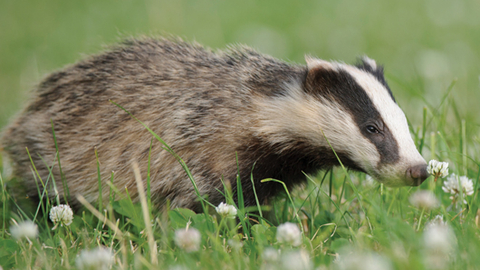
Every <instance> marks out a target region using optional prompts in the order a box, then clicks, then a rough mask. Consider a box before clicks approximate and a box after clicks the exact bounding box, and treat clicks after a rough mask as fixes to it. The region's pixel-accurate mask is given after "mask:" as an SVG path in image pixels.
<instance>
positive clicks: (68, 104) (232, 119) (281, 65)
mask: <svg viewBox="0 0 480 270" xmlns="http://www.w3.org/2000/svg"><path fill="white" fill-rule="evenodd" d="M109 100H112V101H115V102H116V103H118V104H120V105H121V106H123V107H124V108H125V109H126V110H128V111H130V112H131V113H132V114H133V115H135V116H136V117H137V118H138V119H139V120H141V121H143V122H144V123H145V124H146V125H147V126H149V127H150V128H151V129H152V130H153V131H154V132H155V133H156V134H158V135H159V136H160V137H161V138H162V139H163V140H164V141H165V142H166V143H167V144H169V145H170V146H171V148H172V149H173V150H174V151H175V152H176V153H177V154H178V155H179V156H180V157H181V158H182V159H183V160H184V161H185V162H186V164H187V166H188V167H189V168H190V170H191V172H192V174H193V177H194V179H195V181H196V183H197V185H198V188H199V191H200V193H201V194H202V195H208V198H209V200H210V201H212V202H213V203H219V202H221V201H223V200H224V198H223V195H222V194H221V193H220V192H219V191H218V190H223V186H222V182H221V179H222V178H223V179H224V180H225V181H229V182H230V183H231V184H232V188H233V190H234V191H235V190H236V177H237V170H239V175H240V177H241V180H242V181H241V182H242V189H243V192H244V198H245V203H246V204H247V205H252V204H254V203H255V199H254V198H255V197H254V194H253V191H252V184H251V180H250V177H251V175H253V179H254V182H255V188H256V192H257V194H258V196H259V198H260V200H264V199H266V198H268V197H270V196H272V195H274V194H275V193H276V192H277V191H278V190H281V189H282V187H281V186H280V185H279V184H278V183H274V182H266V183H261V182H260V180H262V179H264V178H275V179H279V180H282V181H284V182H285V183H287V185H289V186H290V185H292V184H295V183H298V182H299V181H301V180H302V179H304V173H311V172H314V171H315V170H318V169H321V168H326V167H330V166H333V165H336V164H338V160H337V158H336V157H335V155H334V153H333V151H332V150H331V148H330V146H329V143H330V144H331V146H332V147H333V149H334V150H335V151H336V153H337V154H338V156H339V158H340V160H341V161H342V163H343V164H344V165H346V166H348V167H350V168H352V169H355V170H359V171H364V172H366V173H368V174H370V175H372V176H373V177H375V178H377V179H378V180H379V181H382V182H385V183H386V184H390V185H418V184H419V183H421V182H422V181H423V180H424V179H425V178H426V177H427V175H426V170H425V168H426V164H425V161H424V159H423V158H422V157H421V156H420V154H419V153H418V151H417V150H416V148H415V145H414V143H413V141H412V139H411V137H410V134H409V130H408V126H407V123H406V120H405V116H404V115H403V112H402V111H401V110H400V108H399V107H398V106H397V104H396V103H395V101H394V99H393V96H392V95H391V92H390V90H389V89H388V86H387V84H386V83H385V80H384V78H383V72H382V69H381V67H377V65H376V64H375V62H374V61H373V60H370V59H368V58H365V59H364V60H363V61H362V63H361V64H360V65H359V66H357V67H355V66H349V65H346V64H340V63H332V62H326V61H323V60H319V59H314V58H307V66H300V65H291V64H287V63H285V62H282V61H279V60H276V59H274V58H271V57H268V56H264V55H261V54H259V53H257V52H255V51H253V50H251V49H249V48H246V47H233V48H230V49H229V50H227V51H224V52H217V53H214V52H211V51H209V50H206V49H204V48H203V47H201V46H199V45H193V44H189V43H185V42H183V41H180V40H175V41H171V40H165V39H161V40H155V39H143V40H132V41H129V42H127V43H126V44H124V45H123V46H120V47H118V48H116V49H113V50H111V51H109V52H106V53H104V54H101V55H98V56H95V57H92V58H90V59H87V60H85V61H82V62H80V63H77V64H75V65H73V66H70V67H67V68H65V69H63V70H61V71H59V72H56V73H54V74H52V75H50V76H48V77H47V78H46V79H45V80H44V81H43V82H42V83H41V84H40V85H39V86H38V87H37V89H36V90H35V91H34V98H33V100H32V101H31V102H30V103H29V104H28V105H27V107H26V109H25V110H24V111H23V112H22V113H21V114H20V115H19V116H18V118H17V119H16V120H15V121H14V122H13V123H12V124H11V125H10V126H8V127H7V128H6V130H5V131H4V134H3V139H2V144H3V148H4V152H5V153H6V154H7V156H8V157H9V159H10V160H11V161H12V163H13V173H14V175H15V176H16V177H18V178H21V179H23V181H24V183H25V187H26V189H27V190H26V191H27V194H28V195H29V196H36V195H37V194H38V191H37V186H36V184H35V182H34V181H35V180H34V176H33V175H32V171H31V169H30V167H31V165H30V164H31V163H30V160H29V157H28V155H27V152H26V150H25V148H28V150H29V152H30V153H31V157H32V159H33V161H34V163H35V166H36V169H37V170H38V172H39V175H40V176H41V177H42V179H44V180H45V179H47V178H48V175H49V171H48V169H47V166H46V165H45V164H44V162H43V161H42V159H41V158H40V157H42V158H43V159H44V160H45V161H46V163H47V164H48V165H49V166H51V165H52V164H54V163H55V160H56V159H55V155H56V150H55V145H54V141H53V136H52V128H51V121H53V124H54V128H55V135H56V140H57V143H58V148H59V156H60V161H61V167H62V170H63V173H64V175H65V179H66V182H67V184H68V188H69V192H70V194H71V195H76V194H81V195H83V196H84V197H85V198H87V200H90V201H95V200H96V199H97V197H98V186H97V180H98V177H97V163H96V158H95V153H94V151H95V149H96V151H97V152H98V160H99V162H100V171H101V178H102V181H103V183H106V182H107V181H109V179H110V176H111V172H112V171H113V172H114V175H115V176H114V184H115V185H116V186H117V187H118V188H120V189H123V188H124V187H126V188H127V189H128V191H129V194H130V195H131V196H133V197H134V198H135V197H136V195H137V191H136V184H135V180H134V174H133V172H132V163H133V162H137V163H138V164H139V167H140V170H141V172H142V178H143V179H144V180H145V179H146V175H147V171H148V170H147V166H148V156H149V149H150V143H151V140H152V136H151V134H150V133H149V132H148V131H146V130H145V128H144V127H143V126H142V125H140V124H139V123H138V122H137V121H135V120H134V119H132V117H130V116H129V115H128V114H126V113H125V112H124V111H122V110H121V109H119V108H118V107H116V106H114V105H112V103H110V102H109ZM325 138H327V139H328V142H329V143H328V142H327V140H326V139H325ZM236 155H237V156H238V166H237V157H236ZM150 160H151V165H150V166H151V169H150V173H151V192H152V200H153V201H154V202H157V203H162V202H163V201H164V200H165V199H168V200H170V201H171V203H172V206H174V207H189V208H193V209H198V208H197V207H198V200H197V199H196V195H195V192H194V189H193V186H192V184H191V182H190V180H189V179H188V177H187V175H186V173H185V172H184V170H183V169H182V167H181V166H180V164H179V163H178V162H177V161H176V159H175V158H174V157H173V156H172V155H171V154H169V153H168V152H167V151H165V150H163V149H162V145H161V144H160V143H159V142H158V141H155V140H154V142H153V147H152V150H151V157H150ZM53 176H54V179H55V181H56V182H57V188H58V190H59V192H60V193H63V192H64V191H63V186H62V183H61V176H60V172H59V167H58V166H54V168H53ZM105 187H106V185H105ZM49 195H50V196H53V195H54V192H49ZM107 195H108V189H107V188H103V196H104V197H105V198H104V199H106V197H107ZM73 197H74V196H73Z"/></svg>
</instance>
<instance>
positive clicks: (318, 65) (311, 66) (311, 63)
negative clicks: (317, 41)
mask: <svg viewBox="0 0 480 270" xmlns="http://www.w3.org/2000/svg"><path fill="white" fill-rule="evenodd" d="M305 62H307V68H308V71H309V73H310V71H312V70H316V69H328V70H334V69H335V67H334V66H333V64H332V63H330V62H328V61H325V60H322V59H318V58H316V57H313V56H310V55H305Z"/></svg>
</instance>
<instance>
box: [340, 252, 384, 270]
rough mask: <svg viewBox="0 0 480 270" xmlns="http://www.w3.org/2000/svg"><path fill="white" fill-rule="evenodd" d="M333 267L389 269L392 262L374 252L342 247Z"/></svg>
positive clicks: (352, 269)
mask: <svg viewBox="0 0 480 270" xmlns="http://www.w3.org/2000/svg"><path fill="white" fill-rule="evenodd" d="M335 266H336V267H335V269H340V270H364V269H368V270H390V269H393V268H392V263H391V262H390V260H388V259H387V258H385V257H383V256H380V255H378V254H377V253H374V252H364V251H358V250H353V249H351V248H344V249H342V250H341V251H340V255H339V257H338V259H337V260H336V261H335Z"/></svg>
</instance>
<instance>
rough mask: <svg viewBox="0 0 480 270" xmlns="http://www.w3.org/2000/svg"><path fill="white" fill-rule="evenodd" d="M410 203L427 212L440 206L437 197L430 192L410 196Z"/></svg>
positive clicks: (420, 192) (418, 192)
mask: <svg viewBox="0 0 480 270" xmlns="http://www.w3.org/2000/svg"><path fill="white" fill-rule="evenodd" d="M409 201H410V203H411V204H412V205H413V206H415V207H417V208H422V209H425V210H431V209H434V208H436V207H438V206H439V205H440V202H439V201H438V199H437V197H435V194H434V193H433V192H431V191H430V190H418V191H416V192H415V193H413V194H412V195H411V196H410V198H409Z"/></svg>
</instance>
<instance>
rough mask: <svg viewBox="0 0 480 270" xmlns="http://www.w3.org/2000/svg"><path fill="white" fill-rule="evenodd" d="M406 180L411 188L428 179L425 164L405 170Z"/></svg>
mask: <svg viewBox="0 0 480 270" xmlns="http://www.w3.org/2000/svg"><path fill="white" fill-rule="evenodd" d="M405 176H406V178H407V179H408V180H409V182H410V183H411V185H412V186H419V185H421V184H422V183H423V181H425V179H427V178H428V176H429V174H428V172H427V164H420V165H415V166H412V167H410V168H408V169H407V171H406V172H405Z"/></svg>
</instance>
